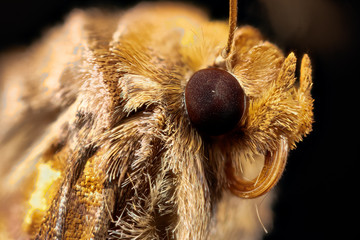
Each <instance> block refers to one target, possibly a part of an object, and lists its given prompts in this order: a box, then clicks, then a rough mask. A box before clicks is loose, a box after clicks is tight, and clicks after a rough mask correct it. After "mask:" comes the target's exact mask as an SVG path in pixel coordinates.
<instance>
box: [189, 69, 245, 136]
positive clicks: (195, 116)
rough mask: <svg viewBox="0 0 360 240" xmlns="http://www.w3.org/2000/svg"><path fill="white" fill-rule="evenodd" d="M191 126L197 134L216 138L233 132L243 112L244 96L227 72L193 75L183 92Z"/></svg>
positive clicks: (206, 71)
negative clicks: (197, 131)
mask: <svg viewBox="0 0 360 240" xmlns="http://www.w3.org/2000/svg"><path fill="white" fill-rule="evenodd" d="M185 104H186V109H187V112H188V115H189V118H190V121H191V123H192V124H193V125H194V126H195V127H196V128H197V129H198V130H199V132H201V133H203V134H206V135H209V136H217V135H221V134H224V133H227V132H229V131H230V130H232V129H233V128H234V127H235V126H236V125H237V123H238V122H239V121H240V119H241V117H242V116H243V115H244V112H245V109H246V96H245V93H244V90H243V89H242V88H241V86H240V84H239V82H238V81H237V79H236V78H235V77H234V76H232V75H231V74H230V73H228V72H227V71H224V70H221V69H217V68H209V69H203V70H199V71H197V72H195V73H194V75H192V77H191V78H190V80H189V81H188V83H187V85H186V89H185Z"/></svg>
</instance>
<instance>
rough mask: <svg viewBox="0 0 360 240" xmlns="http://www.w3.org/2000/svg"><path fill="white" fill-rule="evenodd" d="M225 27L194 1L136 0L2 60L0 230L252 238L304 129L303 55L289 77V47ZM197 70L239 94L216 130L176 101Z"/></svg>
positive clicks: (306, 78) (74, 17)
mask: <svg viewBox="0 0 360 240" xmlns="http://www.w3.org/2000/svg"><path fill="white" fill-rule="evenodd" d="M232 3H234V1H232ZM231 10H232V16H233V17H234V9H231ZM235 20H236V19H235ZM235 20H234V18H232V19H230V22H234V21H235ZM235 22H236V21H235ZM230 29H235V28H234V26H233V25H232V27H230ZM231 34H233V36H234V39H233V40H230V41H228V39H232V37H231V36H230V37H228V36H229V26H228V24H227V23H225V22H213V21H209V19H208V18H207V17H206V16H205V15H204V14H203V13H202V12H201V11H200V10H198V9H196V8H193V7H189V6H186V5H182V4H170V3H157V4H155V3H147V4H140V5H139V6H137V7H135V8H133V9H130V10H128V11H127V12H121V13H119V12H116V11H114V12H105V11H99V10H87V11H80V10H75V11H74V12H73V13H71V14H70V15H69V17H68V19H67V21H66V23H65V24H64V26H62V27H57V28H55V29H54V30H52V31H50V32H49V33H48V34H47V35H46V36H45V37H44V38H43V40H41V41H40V42H39V43H37V44H35V45H34V46H32V47H31V48H30V50H29V51H27V52H24V53H20V54H18V55H16V58H15V57H11V55H7V57H6V58H5V56H4V57H3V58H2V62H1V65H0V66H1V67H0V69H1V71H0V79H1V89H0V95H1V97H2V100H4V99H5V102H4V103H3V104H2V105H1V106H0V125H1V126H3V127H2V129H1V130H0V152H2V159H1V161H2V164H1V167H0V182H1V185H0V186H1V187H0V189H1V193H0V238H1V239H134V238H137V239H260V238H261V236H262V234H263V228H262V227H261V224H264V225H265V226H266V227H267V228H269V227H271V218H272V212H271V210H270V208H271V202H272V199H273V196H272V195H273V194H272V193H271V192H270V193H268V191H270V190H271V189H272V188H273V186H274V185H275V184H276V183H277V181H278V179H279V178H280V177H281V174H282V171H283V169H284V166H285V163H286V158H287V153H288V151H289V150H290V149H293V148H295V144H296V142H298V141H301V140H302V138H303V136H305V135H306V134H308V133H309V132H310V131H311V125H312V121H313V120H312V119H313V115H312V114H313V113H312V103H313V99H312V98H311V95H310V90H311V86H312V82H311V64H310V60H309V58H308V56H307V55H305V56H304V57H303V59H302V62H301V71H300V78H299V80H300V84H299V87H296V86H295V85H296V84H294V83H295V81H296V77H295V69H296V64H297V61H296V57H295V56H294V54H293V53H290V54H289V55H288V56H287V57H285V56H284V55H283V53H282V52H281V51H280V50H279V49H278V48H277V47H276V46H275V45H273V44H271V43H269V42H267V41H266V40H264V39H263V37H262V36H261V34H260V33H259V31H258V30H256V29H254V28H252V27H250V26H243V27H239V28H238V29H236V31H235V32H234V33H231ZM231 34H230V35H231ZM228 42H229V43H230V45H229V43H228ZM224 49H227V50H224ZM224 51H225V53H226V52H228V54H224ZM14 56H15V55H14ZM7 59H8V60H7ZM14 59H15V60H14ZM209 67H212V68H214V67H215V68H220V69H222V70H225V71H227V72H229V73H230V74H231V75H232V76H233V77H235V78H236V79H235V80H236V81H238V83H239V84H240V86H241V88H242V89H243V92H241V94H245V99H246V108H245V111H244V114H243V116H242V117H241V120H240V121H239V122H238V124H237V125H236V126H235V127H234V128H233V129H232V130H231V131H227V132H224V133H222V134H220V135H219V136H210V135H209V134H207V133H203V132H199V131H198V129H196V128H195V126H194V125H193V124H192V123H191V120H190V118H189V116H188V114H191V113H188V112H187V110H186V105H185V100H184V95H185V88H186V85H187V82H188V81H189V79H190V78H191V76H192V75H193V74H194V73H195V72H197V71H199V70H202V69H207V68H209ZM19 69H21V71H20V70H19ZM233 77H232V78H233ZM200 82H201V81H200ZM40 120H41V121H40ZM265 193H267V194H266V195H264V196H263V197H260V198H258V199H253V198H255V197H259V196H261V195H263V194H265ZM257 206H259V209H258V207H257ZM258 214H259V215H260V217H259V216H258ZM9 216H10V217H9ZM259 218H260V219H261V220H259Z"/></svg>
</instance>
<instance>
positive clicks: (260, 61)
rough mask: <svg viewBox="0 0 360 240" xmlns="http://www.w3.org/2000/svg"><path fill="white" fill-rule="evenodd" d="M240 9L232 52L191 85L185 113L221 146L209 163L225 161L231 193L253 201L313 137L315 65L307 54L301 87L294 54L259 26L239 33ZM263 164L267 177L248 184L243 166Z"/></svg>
mask: <svg viewBox="0 0 360 240" xmlns="http://www.w3.org/2000/svg"><path fill="white" fill-rule="evenodd" d="M236 5H237V4H236V1H230V17H229V35H228V41H227V45H226V46H225V47H224V48H223V49H220V51H219V54H218V55H216V56H215V59H214V61H213V62H214V64H213V65H212V66H210V67H206V68H203V69H200V70H197V71H195V72H194V73H193V75H192V76H191V77H190V78H189V80H188V82H187V84H186V88H185V107H186V111H187V115H188V117H189V119H190V122H191V124H192V126H193V127H194V128H195V129H197V131H198V132H199V133H200V135H203V136H204V137H205V138H207V139H209V137H210V138H211V141H212V142H214V143H216V144H214V145H218V146H219V147H214V149H216V150H214V152H221V154H218V153H214V154H213V155H212V154H211V153H210V159H209V160H210V161H217V160H212V159H211V158H217V159H219V158H221V159H225V161H226V164H225V173H226V174H225V175H226V180H225V182H226V185H227V186H228V188H229V189H230V191H231V192H233V193H234V194H236V195H238V196H239V197H243V198H254V197H258V196H260V195H262V194H265V193H266V192H268V191H269V190H270V189H271V188H272V187H274V185H275V184H276V183H277V182H278V180H279V178H280V177H281V175H282V173H283V170H284V168H285V165H286V161H287V155H288V151H289V150H290V149H291V148H294V147H295V143H296V142H298V141H300V140H302V137H303V136H304V135H306V134H308V133H309V132H310V131H311V124H312V117H313V115H312V103H313V99H312V98H311V95H310V90H311V85H312V82H311V64H310V60H309V58H308V56H307V55H305V56H304V58H303V60H302V64H301V69H300V81H299V82H298V83H296V76H295V69H296V57H295V55H294V54H293V53H291V54H289V55H288V56H287V57H286V58H285V57H284V56H283V54H282V52H281V51H280V50H279V49H278V48H277V47H276V46H275V45H273V44H271V43H269V42H267V41H265V40H264V39H263V37H262V36H261V34H260V33H259V32H258V31H257V30H256V29H254V28H252V27H248V26H245V27H242V28H240V29H236V16H237V13H236V9H237V6H236ZM210 151H211V150H210ZM259 161H260V164H261V163H263V166H262V168H261V170H260V172H259V173H258V175H257V176H256V177H255V178H253V179H248V178H247V177H246V176H245V175H246V174H244V170H243V168H244V165H246V164H247V163H250V164H253V165H256V164H257V163H256V162H259Z"/></svg>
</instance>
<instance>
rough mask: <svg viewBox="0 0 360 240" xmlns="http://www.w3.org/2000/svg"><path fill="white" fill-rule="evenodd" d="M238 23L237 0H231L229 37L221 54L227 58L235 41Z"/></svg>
mask: <svg viewBox="0 0 360 240" xmlns="http://www.w3.org/2000/svg"><path fill="white" fill-rule="evenodd" d="M236 24H237V0H229V38H228V41H227V44H226V47H225V48H224V50H223V51H222V53H221V56H222V57H223V58H224V59H226V58H227V57H228V56H229V54H230V52H231V48H232V45H233V42H234V34H235V30H236Z"/></svg>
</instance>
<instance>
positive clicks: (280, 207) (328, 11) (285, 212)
mask: <svg viewBox="0 0 360 240" xmlns="http://www.w3.org/2000/svg"><path fill="white" fill-rule="evenodd" d="M100 2H101V4H100ZM136 2H139V1H65V0H63V1H61V0H57V1H39V0H33V1H11V2H10V1H9V2H5V3H3V2H2V3H0V9H1V10H0V28H1V29H0V33H1V34H0V36H1V37H0V50H1V51H4V50H8V49H10V48H11V47H15V46H18V45H27V44H30V43H31V42H33V41H35V40H36V39H38V38H39V37H40V36H41V35H42V33H43V32H44V31H45V30H46V29H48V28H49V27H51V26H53V25H54V24H57V23H61V22H62V20H63V18H64V16H65V15H66V14H67V13H68V12H69V11H70V10H71V9H72V8H74V7H81V8H83V7H88V6H99V5H105V6H106V5H107V6H117V7H120V8H124V7H125V8H126V7H130V6H133V5H134V4H135V3H136ZM187 2H192V3H193V4H195V5H198V6H200V7H203V8H204V9H207V10H208V11H209V14H210V15H211V16H212V17H213V18H214V19H224V20H226V18H227V15H228V3H227V1H226V0H223V1H220V0H219V1H205V0H202V1H200V0H198V1H195V0H194V1H187ZM355 3H356V1H355V0H354V1H350V0H345V1H344V0H342V1H341V0H337V1H336V0H257V1H251V0H244V1H239V16H238V24H239V25H243V24H251V25H253V26H255V27H258V28H260V29H261V31H262V32H263V33H264V35H265V36H267V38H268V39H269V40H270V41H272V42H274V43H276V44H278V46H280V48H282V49H283V50H284V51H285V52H286V53H288V52H289V51H295V53H296V54H297V56H301V55H302V54H303V53H308V54H309V55H310V58H311V59H312V62H313V69H314V71H313V81H314V86H313V92H312V93H313V97H314V98H315V123H314V125H313V129H314V130H313V132H312V133H311V134H310V135H309V136H308V137H307V138H305V140H304V141H303V142H301V143H299V144H298V148H297V149H296V150H294V151H292V152H291V153H290V157H289V161H288V165H287V167H286V170H285V173H284V176H283V178H282V179H281V181H280V184H279V187H278V200H277V202H276V204H275V206H274V211H275V213H276V214H275V219H274V226H273V230H272V232H271V233H269V234H268V235H266V236H265V239H266V240H270V239H271V240H272V239H358V237H357V236H358V233H357V232H358V228H360V227H358V225H359V224H358V223H359V220H358V217H359V216H358V212H357V211H356V210H357V209H358V207H357V205H358V204H359V201H358V198H359V197H358V191H357V190H358V188H357V185H358V183H359V181H358V180H357V174H358V169H359V168H358V167H357V166H356V165H355V163H356V162H357V161H359V157H358V154H357V152H356V151H357V150H358V143H359V135H358V134H359V130H358V129H359V126H358V125H357V124H358V122H359V121H358V118H359V113H358V109H359V107H358V105H357V104H356V103H357V102H358V101H357V95H358V94H359V93H358V91H356V90H357V88H358V85H359V83H358V82H359V80H360V79H359V74H358V72H359V71H358V69H359V65H358V61H357V59H358V58H359V57H358V54H359V53H360V51H359V43H360V41H359V40H360V38H359V31H360V25H359V8H358V7H356V6H355Z"/></svg>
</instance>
